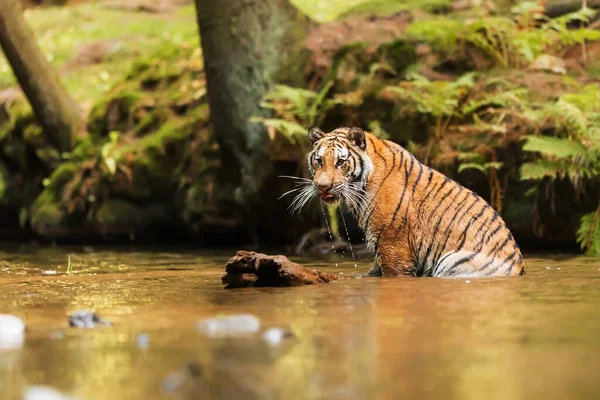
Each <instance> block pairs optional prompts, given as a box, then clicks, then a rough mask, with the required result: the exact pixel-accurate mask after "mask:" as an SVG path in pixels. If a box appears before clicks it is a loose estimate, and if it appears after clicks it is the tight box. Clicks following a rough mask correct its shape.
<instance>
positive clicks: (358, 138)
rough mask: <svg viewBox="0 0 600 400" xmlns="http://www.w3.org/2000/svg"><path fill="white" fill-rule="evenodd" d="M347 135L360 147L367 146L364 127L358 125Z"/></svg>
mask: <svg viewBox="0 0 600 400" xmlns="http://www.w3.org/2000/svg"><path fill="white" fill-rule="evenodd" d="M346 137H347V138H348V140H349V141H351V142H352V143H354V144H355V145H357V146H358V148H359V149H361V150H364V149H366V148H367V138H366V137H365V132H364V131H363V130H362V129H360V128H357V127H354V128H350V130H349V131H348V134H347V135H346Z"/></svg>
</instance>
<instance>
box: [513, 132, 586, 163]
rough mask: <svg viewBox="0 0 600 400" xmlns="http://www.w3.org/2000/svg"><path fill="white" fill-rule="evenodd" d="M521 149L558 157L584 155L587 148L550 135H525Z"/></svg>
mask: <svg viewBox="0 0 600 400" xmlns="http://www.w3.org/2000/svg"><path fill="white" fill-rule="evenodd" d="M526 139H527V142H526V143H525V145H524V146H523V150H525V151H530V152H537V153H542V154H544V155H548V156H554V157H558V158H568V157H576V156H585V155H586V154H587V150H586V148H585V146H583V145H582V144H581V143H579V142H575V141H573V140H569V139H562V138H557V137H550V136H527V137H526Z"/></svg>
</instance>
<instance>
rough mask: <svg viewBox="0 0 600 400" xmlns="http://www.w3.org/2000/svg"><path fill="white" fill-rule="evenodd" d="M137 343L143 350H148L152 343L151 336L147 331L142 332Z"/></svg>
mask: <svg viewBox="0 0 600 400" xmlns="http://www.w3.org/2000/svg"><path fill="white" fill-rule="evenodd" d="M136 341H137V345H138V347H139V348H140V349H142V350H146V349H147V348H148V346H149V345H150V336H149V335H148V334H146V333H140V334H139V335H138V336H137V339H136Z"/></svg>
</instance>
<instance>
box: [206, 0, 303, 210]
mask: <svg viewBox="0 0 600 400" xmlns="http://www.w3.org/2000/svg"><path fill="white" fill-rule="evenodd" d="M196 11H197V17H198V25H199V28H200V38H201V44H202V50H203V55H204V63H205V71H206V79H207V89H208V98H209V103H210V108H211V116H212V121H213V124H214V129H215V133H216V135H217V138H218V141H219V144H220V146H221V151H222V155H223V158H224V165H235V168H236V169H237V171H238V173H239V184H240V185H239V188H240V190H238V194H239V195H240V196H238V200H239V201H240V202H241V203H243V204H245V205H247V206H249V208H251V205H253V204H256V203H257V202H259V201H260V190H261V186H262V184H263V183H264V181H265V179H266V178H267V177H268V176H269V174H271V172H272V165H271V162H270V161H269V160H268V157H267V155H266V154H265V146H266V144H267V141H268V140H269V137H268V134H267V131H266V129H265V127H264V126H263V125H262V124H260V123H254V122H251V121H250V118H252V117H258V116H264V115H265V112H264V110H262V109H261V107H260V102H261V99H262V97H263V95H264V94H265V93H266V92H267V91H268V90H269V89H270V88H271V86H272V84H273V83H274V82H275V81H278V82H287V83H291V82H292V79H302V77H303V72H304V67H305V65H306V61H307V60H306V59H305V57H304V56H305V53H304V52H303V51H302V39H303V38H304V37H306V35H307V34H308V29H309V28H310V25H311V21H310V20H309V19H308V18H307V17H306V16H304V15H303V14H302V13H300V12H299V11H298V10H297V9H296V8H295V7H294V6H292V5H291V4H290V3H289V1H288V0H256V1H253V0H251V1H248V0H196Z"/></svg>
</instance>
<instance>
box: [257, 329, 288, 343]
mask: <svg viewBox="0 0 600 400" xmlns="http://www.w3.org/2000/svg"><path fill="white" fill-rule="evenodd" d="M292 337H294V333H293V332H292V331H291V330H290V329H287V328H285V329H284V328H269V329H267V330H266V331H264V332H263V334H262V338H263V340H264V341H265V342H267V343H269V344H270V345H271V346H279V345H280V344H281V342H283V341H284V340H285V339H289V338H292Z"/></svg>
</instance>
